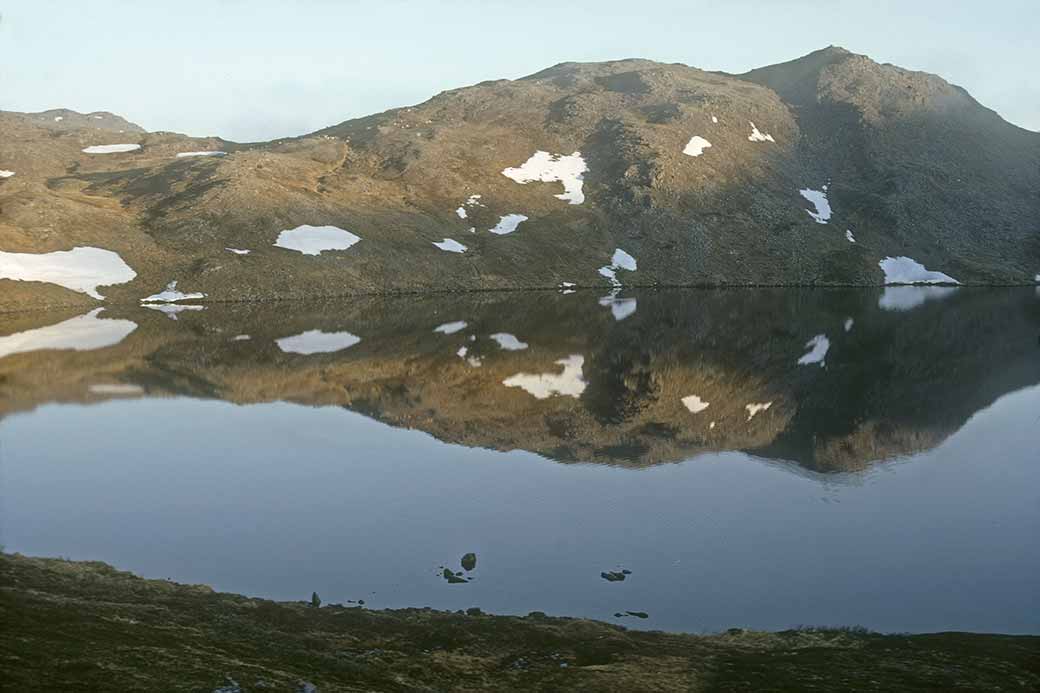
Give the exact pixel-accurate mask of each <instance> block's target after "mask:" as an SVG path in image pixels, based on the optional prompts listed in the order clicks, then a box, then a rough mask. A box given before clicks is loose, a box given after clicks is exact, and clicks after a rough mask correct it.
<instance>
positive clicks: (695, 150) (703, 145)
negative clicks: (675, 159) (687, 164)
mask: <svg viewBox="0 0 1040 693" xmlns="http://www.w3.org/2000/svg"><path fill="white" fill-rule="evenodd" d="M710 146H711V142H709V141H708V140H706V139H704V138H703V137H701V136H700V135H694V136H693V137H691V138H690V141H689V142H687V143H686V146H685V147H684V148H683V150H682V153H683V154H685V155H687V156H700V155H701V154H703V153H704V150H705V149H707V148H708V147H710Z"/></svg>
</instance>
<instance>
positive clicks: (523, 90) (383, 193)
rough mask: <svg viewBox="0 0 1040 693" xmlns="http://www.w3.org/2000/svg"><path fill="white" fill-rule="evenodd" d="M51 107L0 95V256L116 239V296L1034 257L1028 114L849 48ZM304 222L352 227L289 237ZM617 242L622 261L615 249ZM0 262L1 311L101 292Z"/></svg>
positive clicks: (793, 277)
mask: <svg viewBox="0 0 1040 693" xmlns="http://www.w3.org/2000/svg"><path fill="white" fill-rule="evenodd" d="M43 113H44V115H41V114H30V115H24V114H13V113H10V112H0V133H2V134H3V135H4V137H3V138H2V141H0V169H2V170H5V171H9V172H11V173H12V174H13V175H11V176H9V177H6V178H3V179H0V252H6V253H37V254H38V253H48V252H55V251H65V250H70V249H71V248H72V247H76V246H90V247H99V248H104V249H107V250H110V251H112V252H115V253H117V254H118V255H119V256H120V257H121V258H122V259H123V260H124V261H125V262H126V263H127V265H128V266H129V267H131V268H133V270H134V271H135V272H136V274H137V278H136V279H134V280H133V281H131V282H129V283H125V284H119V285H112V286H109V287H107V288H106V290H105V291H103V292H102V293H103V294H104V295H105V296H106V298H107V299H108V300H111V301H116V302H137V301H139V300H140V299H141V298H143V297H145V296H149V295H153V294H156V293H158V292H161V291H162V289H163V287H165V286H166V285H167V284H169V283H170V282H171V281H177V282H179V283H180V284H179V285H180V286H183V287H184V288H185V290H186V291H189V292H194V293H203V294H206V297H205V298H206V300H235V301H237V300H252V299H281V298H310V297H320V296H334V295H349V294H360V293H386V292H409V291H420V292H427V291H442V290H443V291H458V290H486V289H524V288H553V287H557V286H560V285H561V284H563V283H568V284H576V285H581V286H603V287H604V288H606V289H608V290H609V289H611V288H614V289H616V288H618V285H621V284H625V285H633V286H666V285H667V286H673V285H679V286H683V285H696V286H705V285H712V286H717V285H809V286H814V285H815V286H828V285H881V284H885V283H890V282H892V281H893V279H892V277H891V276H889V275H886V273H885V270H884V262H885V261H886V258H889V259H892V258H897V259H898V258H908V259H909V260H908V261H907V262H912V263H913V265H914V266H916V267H919V269H915V270H914V271H916V272H917V275H914V276H918V277H920V281H933V280H932V279H928V278H927V277H932V276H944V277H947V278H950V279H952V280H956V281H957V282H958V283H963V284H1028V283H1033V282H1034V281H1037V280H1036V279H1035V277H1036V276H1037V275H1040V222H1038V220H1040V195H1038V194H1037V191H1038V190H1040V134H1036V133H1031V132H1030V131H1027V130H1024V129H1022V128H1018V127H1017V126H1014V125H1012V124H1010V123H1007V122H1006V121H1004V120H1003V119H1002V118H1000V117H999V115H997V114H995V113H994V112H993V111H991V110H989V109H986V108H985V107H983V106H981V105H979V104H978V103H977V102H976V101H975V100H974V99H973V98H972V97H971V96H970V95H968V94H967V92H966V91H964V90H963V89H960V88H959V87H955V86H953V85H950V84H949V83H947V82H946V81H945V80H943V79H942V78H940V77H937V76H934V75H929V74H927V73H919V72H912V71H908V70H903V69H902V68H897V67H894V66H889V65H881V64H878V63H875V62H873V61H871V60H870V59H869V58H867V57H866V56H860V55H857V54H855V53H851V52H849V51H846V50H845V49H841V48H837V47H829V48H826V49H822V50H820V51H816V52H814V53H810V54H809V55H807V56H803V57H802V58H798V59H796V60H794V61H788V62H787V63H780V64H778V65H773V66H767V67H763V68H758V69H756V70H751V71H749V72H747V73H743V74H741V75H729V74H726V73H721V72H707V71H703V70H699V69H697V68H693V67H688V66H684V65H680V64H665V63H657V62H653V61H647V60H643V59H627V60H619V61H608V62H602V63H576V62H565V63H559V64H557V65H554V66H552V67H549V68H546V69H545V70H541V71H538V72H535V73H533V74H531V75H528V76H525V77H522V78H520V79H517V80H493V81H485V82H481V83H479V84H476V85H472V86H469V87H462V88H459V89H454V90H449V91H445V92H442V93H440V94H437V95H435V96H433V97H431V98H430V99H428V100H427V101H425V102H422V103H420V104H417V105H415V106H410V107H403V108H397V109H392V110H389V111H385V112H383V113H379V114H373V115H370V116H365V117H362V118H356V119H351V120H347V121H343V122H341V123H338V124H335V125H332V126H329V127H327V128H323V129H321V130H318V131H315V132H314V133H310V134H308V135H302V136H299V137H292V138H282V139H279V140H273V141H271V142H266V143H248V144H239V143H233V142H229V141H226V140H222V139H220V138H189V137H186V136H183V135H177V134H174V133H144V132H137V131H133V132H131V129H130V127H129V126H132V125H133V124H132V123H129V121H125V120H122V119H119V120H118V121H117V120H115V119H116V118H118V117H117V116H111V114H109V116H110V117H111V119H112V122H113V123H126V124H127V127H122V128H118V129H117V130H115V131H113V130H112V129H108V128H106V129H102V128H100V127H92V126H93V123H91V122H90V121H91V120H95V116H96V115H98V114H89V116H90V117H89V119H87V117H86V116H84V119H86V125H81V123H83V122H84V121H83V120H81V119H80V118H78V117H77V116H76V115H75V114H73V112H71V111H61V113H64V114H65V115H51V114H52V113H58V111H47V112H43ZM99 113H100V112H99ZM58 117H60V118H61V120H58V121H55V120H54V118H58ZM105 117H108V116H104V115H102V118H105ZM66 119H67V121H66ZM98 122H99V124H100V123H101V121H100V120H99V121H98ZM118 130H123V132H119V131H118ZM120 138H122V139H120ZM113 140H119V141H118V142H115V141H113ZM122 140H126V143H125V145H124V146H125V147H135V145H136V148H134V149H132V150H130V151H117V152H108V149H110V148H111V147H112V145H119V144H123V142H122ZM94 150H101V151H103V152H105V153H101V154H98V153H93V152H94ZM537 152H545V154H544V156H543V155H538V154H537ZM572 153H573V154H574V155H573V156H572ZM178 155H180V156H178ZM185 155H198V156H187V157H185ZM201 155H206V156H201ZM538 156H543V158H542V159H538V158H537V157H538ZM182 157H183V158H182ZM564 157H570V158H564ZM568 166H570V167H572V168H573V170H572V171H570V172H565V174H560V173H559V171H558V170H556V169H560V167H563V168H566V167H568ZM525 167H527V168H525ZM539 167H541V169H545V170H541V169H540V168H539ZM554 167H555V168H554ZM581 167H584V170H579V169H580V168H581ZM560 170H562V169H560ZM509 172H512V173H509ZM560 175H565V176H570V183H567V182H563V187H564V192H563V193H560V188H561V181H562V179H561V178H560ZM525 176H527V178H524V177H525ZM531 176H533V178H531ZM567 185H570V186H571V188H567V187H566V186H567ZM568 190H569V191H570V192H568ZM474 196H476V197H474ZM579 197H580V202H579V201H578V199H579ZM520 217H523V219H520ZM507 219H508V220H509V221H508V222H506V220H507ZM518 219H519V221H517V220H518ZM503 223H505V226H501V225H502V224H503ZM307 225H310V226H311V227H323V226H333V227H337V228H340V229H344V230H346V231H349V232H350V235H351V236H354V237H356V238H359V239H360V242H357V243H356V245H352V246H350V247H346V248H338V249H325V250H323V251H321V254H320V255H294V254H293V253H291V252H287V251H286V250H284V249H283V248H279V247H278V246H277V240H276V239H277V238H278V237H279V234H281V233H283V232H285V231H287V230H293V229H297V228H299V227H301V226H307ZM507 228H508V229H510V230H509V231H504V230H505V229H507ZM228 248H230V249H241V250H242V251H245V250H248V251H250V252H249V253H248V254H245V253H242V254H241V255H239V256H238V257H234V258H233V257H229V252H231V251H229V250H227V249H228ZM619 249H620V250H622V251H623V252H624V253H625V254H626V255H628V256H629V257H631V258H632V259H633V266H634V269H632V270H626V269H622V270H619V271H615V270H613V269H610V267H611V257H612V256H613V255H614V254H615V251H617V250H619ZM0 257H3V256H0ZM0 262H2V261H0ZM899 262H900V263H902V262H903V260H900V261H899ZM907 266H911V265H907ZM607 270H609V271H607ZM604 271H606V274H604ZM4 272H5V270H4V267H3V266H2V265H0V277H5V276H6V277H8V278H7V279H4V278H0V287H3V291H0V309H3V310H12V309H17V308H20V307H22V308H24V307H31V306H38V305H45V304H46V305H59V304H61V305H65V304H77V303H82V304H83V305H87V304H88V303H89V301H84V300H83V297H82V295H81V294H80V295H77V294H75V293H73V292H71V291H69V290H67V289H55V288H54V287H53V285H50V286H49V288H45V286H46V285H43V284H41V283H39V282H25V281H11V279H12V278H13V277H12V276H11V271H10V269H9V268H8V269H7V270H6V272H7V274H4ZM608 275H609V276H608ZM23 279H24V277H23ZM906 279H907V277H905V276H904V277H902V280H904V281H905V280H906ZM910 279H911V280H913V276H910ZM101 286H103V284H101Z"/></svg>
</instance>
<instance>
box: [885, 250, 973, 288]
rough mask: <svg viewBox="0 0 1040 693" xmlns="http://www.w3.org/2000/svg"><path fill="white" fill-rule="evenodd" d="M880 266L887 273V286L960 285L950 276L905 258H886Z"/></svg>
mask: <svg viewBox="0 0 1040 693" xmlns="http://www.w3.org/2000/svg"><path fill="white" fill-rule="evenodd" d="M878 266H879V267H880V268H881V271H883V272H884V273H885V284H960V282H959V281H957V280H956V279H954V278H953V277H951V276H950V275H948V274H943V273H942V272H933V271H931V270H928V269H925V266H924V265H922V264H921V263H920V262H918V261H917V260H914V259H913V258H909V257H905V256H900V257H886V258H885V259H884V260H881V261H880V262H878Z"/></svg>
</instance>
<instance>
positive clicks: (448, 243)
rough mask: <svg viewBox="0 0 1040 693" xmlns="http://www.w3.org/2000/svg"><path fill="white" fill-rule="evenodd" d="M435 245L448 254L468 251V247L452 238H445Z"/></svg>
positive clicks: (435, 242)
mask: <svg viewBox="0 0 1040 693" xmlns="http://www.w3.org/2000/svg"><path fill="white" fill-rule="evenodd" d="M433 244H434V245H435V246H437V247H438V248H440V249H441V250H443V251H444V252H446V253H464V252H466V250H467V248H466V246H464V245H462V244H461V243H459V242H458V241H456V240H453V239H451V238H445V239H444V240H443V241H439V242H438V241H434V243H433Z"/></svg>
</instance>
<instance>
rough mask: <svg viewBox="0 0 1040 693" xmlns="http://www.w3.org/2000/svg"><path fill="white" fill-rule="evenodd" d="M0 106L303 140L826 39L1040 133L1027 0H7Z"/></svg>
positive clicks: (1038, 17)
mask: <svg viewBox="0 0 1040 693" xmlns="http://www.w3.org/2000/svg"><path fill="white" fill-rule="evenodd" d="M0 13H2V18H0V109H4V110H17V111H40V110H46V109H50V108H71V109H73V110H77V111H81V112H89V111H96V110H97V111H111V112H113V113H117V114H119V115H122V116H124V117H126V118H127V119H129V120H131V121H134V122H136V123H138V124H139V125H142V126H143V127H145V128H146V129H148V130H170V131H175V132H183V133H187V134H189V135H195V136H208V135H218V136H221V137H224V138H226V139H231V140H236V141H254V140H265V139H272V138H275V137H283V136H289V135H299V134H303V133H306V132H311V131H313V130H316V129H319V128H322V127H325V126H327V125H332V124H335V123H338V122H341V121H343V120H347V119H349V118H354V117H358V116H362V115H367V114H370V113H374V112H379V111H383V110H386V109H388V108H394V107H397V106H405V105H410V104H414V103H419V102H421V101H424V100H426V99H427V98H429V97H430V96H433V95H434V94H436V93H438V92H440V91H443V90H445V89H453V88H456V87H460V86H465V85H469V84H474V83H476V82H480V81H482V80H487V79H502V78H508V79H513V78H517V77H522V76H524V75H527V74H530V73H533V72H537V71H538V70H540V69H543V68H545V67H548V66H550V65H554V64H556V63H559V62H564V61H596V60H609V59H618V58H631V57H641V58H649V59H653V60H659V61H662V62H680V63H685V64H688V65H693V66H695V67H700V68H703V69H710V70H723V71H726V72H744V71H746V70H749V69H751V68H753V67H759V66H762V65H767V64H771V63H776V62H782V61H785V60H790V59H793V58H796V57H798V56H800V55H804V54H805V53H808V52H810V51H813V50H816V49H818V48H822V47H824V46H827V45H830V44H834V45H840V46H842V47H844V48H847V49H849V50H851V51H853V52H856V53H863V54H866V55H869V56H870V57H872V58H874V59H875V60H877V61H878V62H890V63H894V64H897V65H900V66H902V67H906V68H909V69H915V70H925V71H927V72H934V73H937V74H939V75H942V76H943V77H945V78H946V79H947V80H949V81H950V82H952V83H954V84H958V85H960V86H962V87H964V88H966V89H967V90H968V91H969V92H971V94H972V95H973V96H975V98H976V99H978V100H979V101H980V102H981V103H983V104H984V105H986V106H988V107H990V108H993V109H994V110H996V111H997V112H998V113H1000V114H1001V115H1002V116H1003V117H1004V118H1006V119H1007V120H1009V121H1011V122H1012V123H1015V124H1016V125H1019V126H1021V127H1025V128H1028V129H1030V130H1036V131H1040V79H1038V78H1037V72H1036V68H1037V66H1038V65H1040V40H1038V39H1037V36H1036V32H1037V27H1038V26H1040V2H1038V1H1037V0H989V1H987V2H981V1H979V0H973V1H969V0H964V1H961V2H950V0H915V1H914V2H906V1H905V0H902V1H900V2H891V1H889V0H858V1H855V2H853V1H848V0H828V1H825V2H821V1H818V0H812V1H810V0H726V1H721V0H715V1H700V2H698V1H696V0H684V1H683V0H679V1H671V0H669V1H665V0H638V1H633V0H624V1H614V0H596V1H595V2H588V1H585V0H568V1H567V2H561V1H556V2H547V1H544V0H508V1H499V0H482V1H481V0H440V1H438V0H425V1H418V0H412V1H405V0H375V1H370V0H340V1H338V2H335V1H332V0H298V1H297V2H288V1H283V2H275V1H273V0H249V1H248V2H246V1H240V0H205V1H199V0H180V1H178V2H140V1H135V2H130V1H123V0H93V1H92V2H89V3H73V2H68V1H65V0H63V1H60V2H55V1H53V0H7V1H6V2H4V3H3V5H2V6H0Z"/></svg>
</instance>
